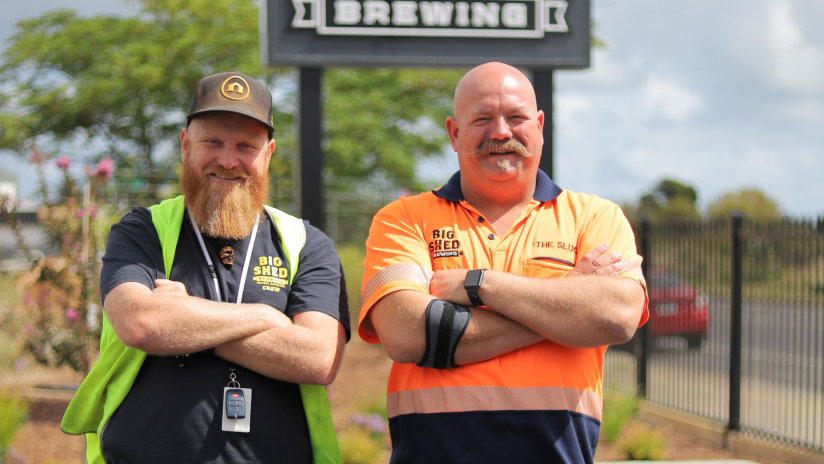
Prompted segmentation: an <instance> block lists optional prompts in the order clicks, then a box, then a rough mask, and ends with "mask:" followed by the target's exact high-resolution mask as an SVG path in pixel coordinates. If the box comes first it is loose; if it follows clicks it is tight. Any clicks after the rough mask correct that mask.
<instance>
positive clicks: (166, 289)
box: [152, 279, 189, 296]
mask: <svg viewBox="0 0 824 464" xmlns="http://www.w3.org/2000/svg"><path fill="white" fill-rule="evenodd" d="M154 284H155V289H154V290H152V294H153V295H157V294H159V293H165V294H171V295H178V296H189V293H188V292H187V291H186V286H185V285H183V282H176V281H174V280H168V279H156V280H155V281H154Z"/></svg>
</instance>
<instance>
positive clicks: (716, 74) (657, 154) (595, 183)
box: [0, 0, 824, 216]
mask: <svg viewBox="0 0 824 464" xmlns="http://www.w3.org/2000/svg"><path fill="white" fill-rule="evenodd" d="M58 7H71V8H74V9H76V10H78V11H79V13H80V14H81V15H95V14H117V15H131V14H134V13H135V12H136V11H137V7H136V5H135V4H134V3H118V2H116V1H113V0H71V1H69V0H39V1H37V2H24V3H19V2H14V3H12V1H11V0H0V11H3V12H4V14H3V15H2V16H0V42H2V43H3V44H4V43H5V40H6V39H7V38H8V37H9V36H10V35H11V33H12V32H13V24H14V23H15V22H16V21H18V20H20V19H22V18H28V17H33V16H37V15H39V14H42V13H43V12H45V11H48V10H50V9H53V8H58ZM592 17H593V19H594V20H595V22H596V24H597V28H596V35H597V36H598V37H599V38H601V39H602V40H603V41H605V42H606V43H607V48H606V49H602V50H601V49H599V50H595V51H594V52H593V55H592V63H591V67H590V68H589V69H586V70H580V71H556V72H555V96H554V98H555V108H554V111H555V112H554V116H555V140H556V142H555V179H554V180H555V181H556V182H557V183H558V184H559V185H560V186H561V187H563V188H568V189H571V190H576V191H582V192H586V193H591V194H596V195H598V196H601V197H604V198H607V199H610V200H613V201H616V202H619V203H623V202H631V201H636V200H637V199H638V197H640V196H641V195H642V194H644V193H645V192H647V191H649V190H650V189H651V188H652V187H653V186H654V185H655V184H656V183H657V182H658V181H660V180H661V179H664V178H670V179H675V180H678V181H680V182H683V183H686V184H688V185H692V186H693V187H695V188H696V189H697V190H698V195H699V199H698V201H699V205H700V206H701V207H702V208H703V207H705V206H706V205H707V204H708V203H709V202H710V201H712V200H713V199H715V198H717V197H718V196H719V195H721V194H723V193H726V192H729V191H733V190H738V189H741V188H747V187H754V188H758V189H760V190H762V191H764V192H765V193H767V194H768V195H769V196H770V197H772V198H774V199H775V200H777V201H778V203H779V205H780V207H781V209H782V211H783V213H784V214H787V215H793V216H798V215H811V214H824V188H822V186H821V180H822V178H824V28H821V27H820V24H821V23H822V21H823V20H824V2H821V1H820V0H792V1H790V0H668V1H666V2H662V1H660V0H594V1H593V4H592ZM3 44H0V49H2V48H5V45H3ZM0 166H2V168H3V169H4V170H6V171H11V172H12V173H15V174H17V176H18V179H19V180H20V184H21V191H20V194H21V195H23V196H25V195H27V194H29V193H31V192H32V191H33V190H34V188H33V185H34V183H33V182H31V180H33V178H34V177H33V172H31V169H30V168H27V167H25V166H24V165H22V163H20V162H19V161H18V160H17V159H16V158H14V157H12V156H10V155H9V154H2V153H0ZM435 166H437V169H433V167H435ZM455 169H457V161H456V159H455V155H454V153H451V149H450V150H447V153H445V154H444V156H443V157H442V158H440V159H435V160H432V161H429V162H426V163H422V164H421V165H420V166H419V170H418V172H419V173H421V175H422V176H423V175H425V173H432V172H452V171H454V170H455ZM447 177H448V176H447ZM436 180H445V179H436ZM27 189H28V190H27Z"/></svg>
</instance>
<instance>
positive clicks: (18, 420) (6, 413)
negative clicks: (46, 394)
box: [0, 389, 29, 462]
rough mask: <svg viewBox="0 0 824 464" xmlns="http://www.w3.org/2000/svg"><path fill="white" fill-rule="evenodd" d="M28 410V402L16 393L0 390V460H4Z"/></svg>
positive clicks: (24, 420)
mask: <svg viewBox="0 0 824 464" xmlns="http://www.w3.org/2000/svg"><path fill="white" fill-rule="evenodd" d="M28 410H29V405H28V402H26V401H25V400H24V399H23V398H21V397H20V395H19V394H18V393H16V392H12V391H10V390H5V389H4V390H0V462H3V461H5V456H6V453H7V452H8V450H9V446H11V442H12V440H14V435H15V434H17V431H18V430H19V429H20V427H21V426H22V425H23V423H24V422H26V416H27V414H28Z"/></svg>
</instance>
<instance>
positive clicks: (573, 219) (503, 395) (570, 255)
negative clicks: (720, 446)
mask: <svg viewBox="0 0 824 464" xmlns="http://www.w3.org/2000/svg"><path fill="white" fill-rule="evenodd" d="M460 184H461V183H460V172H458V173H456V174H455V175H454V176H453V177H452V179H450V180H449V182H448V183H447V184H446V185H444V186H443V187H441V188H440V189H438V190H437V191H433V192H427V193H423V194H420V195H417V196H414V197H406V198H401V199H399V200H397V201H395V202H393V203H391V204H389V205H387V206H386V207H384V208H383V209H381V210H380V211H379V212H378V214H377V215H375V217H374V219H373V220H372V227H371V229H370V231H369V238H368V239H367V241H366V248H367V251H366V259H365V261H364V267H365V272H364V278H363V288H362V293H361V313H360V322H359V326H358V333H359V334H360V336H361V338H363V339H364V340H365V341H367V342H369V343H380V339H379V337H378V335H377V334H376V333H375V330H374V327H373V326H372V323H371V319H370V318H369V311H370V310H371V308H372V307H373V306H374V304H375V303H376V302H377V301H378V300H380V299H381V298H383V297H384V296H386V295H388V294H389V293H392V292H396V291H399V290H417V291H419V292H423V293H427V294H428V293H429V279H430V277H431V276H432V274H433V272H434V271H437V270H441V269H494V270H498V271H505V272H509V273H512V274H516V275H520V276H524V277H531V278H538V279H552V278H559V277H564V276H566V274H567V273H568V272H569V271H570V270H572V268H573V266H575V264H576V263H577V262H578V260H579V259H580V258H582V257H583V255H584V254H586V253H587V252H588V251H590V250H591V249H593V248H595V247H596V246H598V245H600V244H602V243H608V244H610V250H609V251H610V252H613V251H620V252H621V253H622V254H623V257H624V259H628V260H631V259H634V258H636V257H638V255H637V252H636V249H635V239H634V236H633V233H632V229H631V228H630V225H629V223H628V221H627V220H626V218H625V217H624V214H623V213H622V211H621V209H620V208H619V207H618V206H617V205H615V204H614V203H611V202H609V201H607V200H603V199H601V198H598V197H596V196H592V195H584V194H580V193H575V192H570V191H568V190H561V189H560V188H559V187H558V186H556V185H555V184H554V183H553V182H552V181H551V180H550V179H549V177H548V176H547V175H546V174H544V173H543V172H542V171H538V177H537V182H536V189H535V193H534V195H533V200H532V201H530V203H529V205H528V206H527V208H526V210H525V211H524V212H523V213H521V215H520V216H519V217H518V218H517V219H516V220H515V222H514V223H513V224H512V226H511V227H510V230H508V231H495V230H493V229H492V227H491V226H490V224H489V221H487V220H486V219H485V218H484V217H483V215H481V214H480V213H479V212H478V211H477V210H476V209H475V208H473V207H472V206H471V205H469V204H468V203H467V202H466V201H465V200H464V199H463V195H462V193H461V187H460ZM620 276H621V277H625V278H630V279H633V280H636V281H638V282H639V283H640V284H641V285H642V286H644V288H646V284H645V282H644V280H643V277H642V276H641V275H640V274H635V273H631V272H623V273H622V274H621V275H620ZM647 317H648V314H647V308H646V303H645V307H644V312H643V316H642V318H641V321H640V323H639V325H640V324H643V323H644V322H646V319H647ZM605 351H606V346H603V347H598V348H586V349H582V348H571V347H567V346H563V345H560V344H558V343H555V342H552V341H549V340H545V341H543V342H540V343H536V344H534V345H532V346H529V347H526V348H522V349H519V350H516V351H513V352H510V353H507V354H504V355H501V356H499V357H497V358H494V359H490V360H487V361H483V362H478V363H474V364H466V365H463V366H459V367H457V368H455V369H451V370H440V369H432V368H421V367H418V366H416V365H415V364H399V363H394V364H393V366H392V371H391V374H390V376H389V384H388V388H387V394H388V398H387V413H388V416H389V423H390V433H391V436H392V444H393V452H392V461H391V462H393V463H407V462H518V463H526V462H571V463H578V462H592V457H593V455H594V452H595V445H596V443H597V441H598V431H599V427H600V419H601V407H602V391H601V387H602V373H603V357H604V352H605Z"/></svg>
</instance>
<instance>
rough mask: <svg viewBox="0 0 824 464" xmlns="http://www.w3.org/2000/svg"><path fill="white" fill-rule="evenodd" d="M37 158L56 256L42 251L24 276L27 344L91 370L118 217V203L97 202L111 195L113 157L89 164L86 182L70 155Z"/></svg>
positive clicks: (56, 360)
mask: <svg viewBox="0 0 824 464" xmlns="http://www.w3.org/2000/svg"><path fill="white" fill-rule="evenodd" d="M31 161H32V163H34V164H35V165H36V166H37V168H38V173H39V177H40V195H41V197H42V199H43V206H42V207H41V208H40V210H39V211H38V213H37V215H38V222H39V223H40V224H41V225H42V226H43V229H44V232H45V233H46V235H47V236H48V238H49V240H50V242H51V246H53V247H54V248H55V249H56V250H57V254H56V255H54V256H48V257H42V253H41V258H40V259H38V260H37V261H36V263H35V265H34V267H33V268H32V269H31V270H30V271H28V272H26V273H25V274H24V275H23V276H21V278H20V279H19V281H18V285H19V287H20V288H23V289H25V294H24V295H23V307H24V309H25V310H26V320H27V325H26V328H25V331H24V332H25V333H24V335H25V337H26V341H25V349H26V350H27V351H28V352H29V353H31V354H32V356H33V357H34V359H35V360H36V361H37V362H38V363H40V364H43V365H45V366H49V367H61V366H69V367H71V368H72V369H73V370H75V371H76V372H83V373H85V372H88V370H89V368H90V367H91V361H92V359H93V357H94V354H95V351H96V350H97V346H98V340H99V339H100V307H99V304H100V296H99V288H98V285H99V278H100V276H99V272H100V268H99V266H97V260H96V256H97V252H98V251H99V250H101V249H102V248H103V242H104V241H105V234H106V231H108V230H109V229H110V228H111V224H112V223H113V222H115V221H116V219H117V218H116V216H117V214H116V211H115V209H114V208H113V207H112V206H108V205H105V204H101V205H99V206H98V203H97V201H96V200H97V198H99V196H100V195H102V194H103V193H104V190H105V187H106V184H107V182H108V180H109V178H110V177H111V176H112V173H113V171H114V163H113V162H112V161H111V160H110V159H108V158H105V159H103V160H101V161H100V163H99V164H98V165H97V166H96V167H87V168H86V178H85V180H84V182H83V184H82V185H81V183H80V182H78V181H77V180H76V179H75V178H74V177H73V176H72V175H71V173H70V172H69V166H70V164H71V161H70V160H69V158H66V157H62V158H57V159H56V160H52V158H51V157H50V156H47V155H43V154H41V153H39V152H37V151H36V150H35V151H34V154H33V155H32V160H31ZM52 161H54V163H55V164H56V165H57V166H58V167H59V168H60V169H61V170H62V172H63V179H62V182H61V184H60V187H59V191H58V193H57V195H50V193H49V189H48V184H47V182H46V177H45V169H46V166H47V165H48V164H51V162H52ZM4 215H5V216H6V219H7V221H8V222H9V224H10V225H11V227H12V230H13V231H14V233H15V235H16V238H17V242H18V247H19V248H20V250H21V251H23V252H24V253H25V255H26V256H29V257H32V256H34V255H35V254H33V253H32V251H31V250H29V249H28V247H27V246H26V244H25V241H24V240H23V236H22V231H21V229H20V224H19V222H18V221H17V220H16V217H15V216H14V214H12V213H10V212H9V211H8V210H5V211H4Z"/></svg>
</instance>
